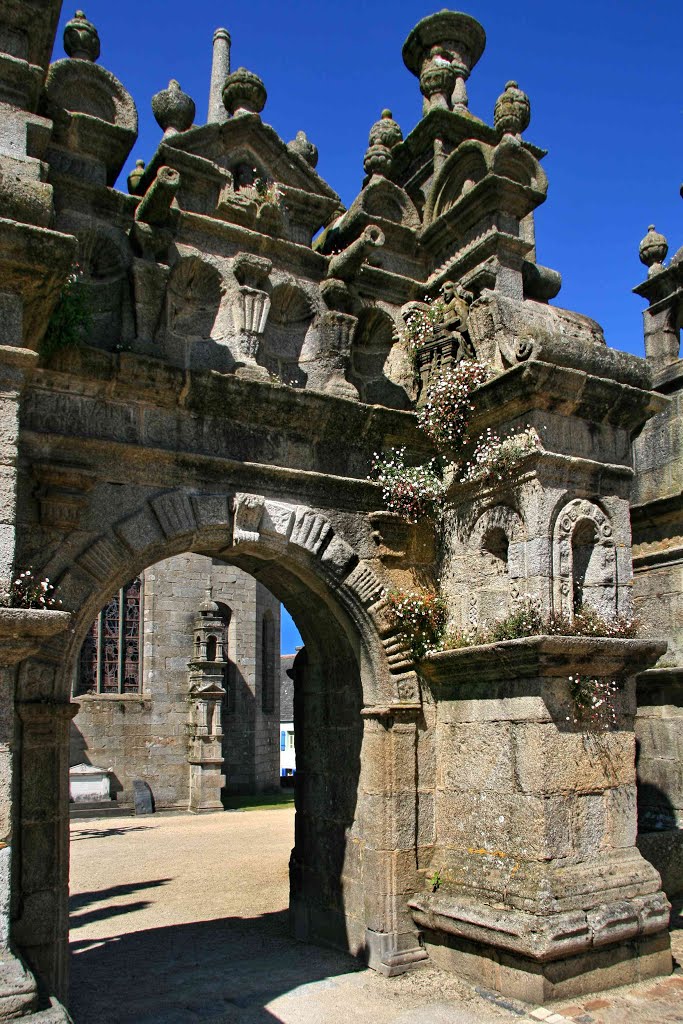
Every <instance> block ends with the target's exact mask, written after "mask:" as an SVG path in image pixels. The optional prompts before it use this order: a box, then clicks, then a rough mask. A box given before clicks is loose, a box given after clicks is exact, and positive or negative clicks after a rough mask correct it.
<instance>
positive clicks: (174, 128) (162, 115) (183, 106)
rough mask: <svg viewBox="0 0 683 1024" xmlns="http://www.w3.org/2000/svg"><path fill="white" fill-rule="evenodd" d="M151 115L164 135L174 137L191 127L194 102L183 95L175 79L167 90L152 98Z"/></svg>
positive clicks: (185, 94)
mask: <svg viewBox="0 0 683 1024" xmlns="http://www.w3.org/2000/svg"><path fill="white" fill-rule="evenodd" d="M152 113H153V114H154V117H155V119H156V122H157V124H158V125H159V127H160V128H162V129H163V132H164V135H176V134H177V133H178V132H186V131H187V129H188V128H191V127H192V123H193V121H194V115H195V105H194V100H193V99H192V98H191V97H190V96H188V95H187V93H184V92H183V91H182V89H181V88H180V85H179V84H178V82H176V80H175V78H172V79H171V81H170V82H169V83H168V89H162V90H161V92H158V93H156V94H155V95H154V96H152Z"/></svg>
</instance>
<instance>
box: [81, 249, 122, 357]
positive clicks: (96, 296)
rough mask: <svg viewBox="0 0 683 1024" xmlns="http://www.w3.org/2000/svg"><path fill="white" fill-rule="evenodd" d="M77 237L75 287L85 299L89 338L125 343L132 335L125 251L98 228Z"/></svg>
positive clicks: (108, 345) (112, 345)
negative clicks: (77, 271) (79, 289)
mask: <svg viewBox="0 0 683 1024" xmlns="http://www.w3.org/2000/svg"><path fill="white" fill-rule="evenodd" d="M78 240H79V253H78V265H79V269H80V272H81V274H80V278H79V281H78V287H79V288H83V289H84V291H85V294H86V299H87V308H88V315H89V319H90V331H89V338H88V342H89V344H92V345H96V346H98V347H99V348H105V349H116V348H120V347H125V346H126V345H127V343H128V342H130V340H131V339H132V337H133V335H134V326H133V309H132V300H131V288H130V280H129V256H128V253H127V252H126V251H125V250H124V249H123V248H121V247H120V246H119V245H118V244H117V243H116V241H114V239H113V238H110V237H108V236H107V235H106V234H103V233H100V232H98V231H86V232H83V233H82V234H81V235H79V236H78Z"/></svg>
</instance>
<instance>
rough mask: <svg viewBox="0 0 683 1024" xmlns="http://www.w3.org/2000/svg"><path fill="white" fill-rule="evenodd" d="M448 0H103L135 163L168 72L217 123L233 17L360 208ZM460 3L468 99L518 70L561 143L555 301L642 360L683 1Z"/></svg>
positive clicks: (484, 113) (478, 102)
mask: <svg viewBox="0 0 683 1024" xmlns="http://www.w3.org/2000/svg"><path fill="white" fill-rule="evenodd" d="M74 9H75V6H73V7H72V6H69V7H65V8H64V12H63V16H62V22H61V25H60V32H59V35H58V40H57V44H56V47H55V53H54V59H56V58H58V57H61V56H63V50H62V46H61V28H62V27H63V25H64V23H65V22H66V20H68V18H69V17H70V16H72V14H73V10H74ZM438 9H439V4H438V3H434V4H432V3H417V2H412V3H407V2H404V0H392V2H391V3H388V2H386V0H365V2H358V0H347V2H345V3H343V4H340V3H337V4H320V3H311V2H305V0H290V2H289V3H287V4H283V3H275V2H274V0H249V2H248V3H245V4H227V3H226V4H223V3H215V2H210V0H194V3H192V4H191V5H188V4H187V3H180V2H179V0H146V2H144V3H139V4H136V5H133V6H132V7H128V8H126V9H125V10H124V9H123V8H122V7H121V6H120V5H116V4H110V3H105V2H104V0H97V2H93V0H90V2H89V3H88V4H87V6H86V7H85V13H86V15H87V16H88V17H89V18H90V20H91V21H93V22H94V23H95V24H96V25H97V28H98V30H99V33H100V39H101V44H102V55H101V57H100V61H99V62H100V64H102V65H103V66H104V67H106V68H108V69H109V70H110V71H112V72H113V73H114V74H115V75H116V76H117V77H118V78H119V79H120V80H121V81H122V82H123V84H124V86H125V87H126V88H127V89H128V90H129V91H130V92H131V93H132V94H133V97H134V99H135V101H136V104H137V107H138V111H139V115H140V137H139V139H138V142H137V144H136V146H135V147H134V149H133V151H132V153H131V157H130V161H129V164H128V166H127V168H126V172H125V173H127V171H128V170H130V169H131V167H132V166H133V165H134V162H135V159H136V158H138V157H140V158H142V159H144V160H146V161H147V160H149V158H150V157H151V156H152V154H153V152H154V149H155V147H156V145H157V143H158V142H159V139H160V137H161V131H160V129H159V128H158V126H157V124H156V122H155V121H154V119H153V117H152V112H151V108H150V99H151V97H152V95H153V93H155V92H157V91H158V90H159V89H162V88H164V87H165V86H166V85H167V84H168V80H169V79H170V78H176V79H178V81H179V82H180V84H181V86H182V88H183V89H184V91H185V92H187V93H189V94H190V95H191V96H192V97H193V99H194V100H195V102H196V104H197V118H196V120H197V123H198V124H201V123H203V121H204V120H205V119H206V106H207V96H208V87H209V77H210V67H211V38H212V35H213V31H214V29H215V28H217V27H218V26H219V25H224V26H225V27H226V28H227V29H228V30H229V31H230V34H231V36H232V66H233V68H236V67H238V66H241V65H243V66H245V67H248V68H249V69H250V70H252V71H255V72H256V73H257V74H259V75H260V76H261V78H262V79H263V80H264V82H265V85H266V88H267V90H268V102H267V104H266V107H265V110H264V112H263V118H264V120H265V121H267V122H268V123H269V124H272V125H273V127H274V128H275V129H276V130H277V131H278V132H279V134H280V135H281V136H282V137H283V138H284V139H285V141H287V140H289V139H291V138H293V137H294V135H295V134H296V132H297V130H298V129H300V128H303V129H304V130H305V131H306V133H307V134H308V136H309V138H310V139H311V140H312V141H313V142H315V143H316V145H317V146H318V148H319V150H320V162H319V164H318V172H319V173H320V174H321V175H322V176H323V177H324V178H326V180H327V181H329V183H330V184H331V185H332V187H333V188H334V189H336V191H337V192H338V193H339V194H340V195H341V197H342V200H343V202H344V203H345V204H346V205H347V206H348V205H349V204H350V203H351V202H352V200H353V198H354V197H355V195H356V194H357V191H358V189H359V188H360V185H361V181H362V177H363V154H364V151H365V147H366V145H367V135H368V130H369V128H370V126H371V124H372V123H373V121H375V120H376V119H377V118H378V117H379V114H380V112H381V110H382V108H383V107H386V106H388V107H390V108H391V110H392V111H393V113H394V117H395V118H396V120H397V121H398V122H399V124H400V125H401V127H402V129H403V132H404V134H407V133H408V132H409V131H410V130H411V129H412V128H413V127H414V125H415V124H416V122H417V120H418V119H419V117H420V109H421V96H420V92H419V86H418V83H417V80H416V79H415V78H414V77H413V76H412V75H411V74H410V73H409V72H408V71H407V70H406V68H405V67H404V65H403V61H402V59H401V47H402V45H403V41H404V40H405V38H406V36H407V34H408V32H409V31H410V29H411V28H412V27H413V25H414V24H415V23H416V22H417V21H419V19H420V18H422V17H424V16H425V15H427V14H431V13H433V12H434V11H435V10H438ZM462 9H464V10H465V11H466V12H467V13H468V14H471V15H473V16H474V17H475V18H477V19H478V20H479V21H480V22H481V23H482V25H483V26H484V29H485V30H486V34H487V46H486V50H485V51H484V55H483V57H482V59H481V60H480V62H479V64H478V65H477V66H476V67H475V69H474V71H473V73H472V76H471V78H470V80H469V83H468V91H469V95H470V109H471V110H472V112H473V113H474V114H476V115H477V116H479V117H482V118H483V119H484V120H487V121H489V122H491V121H492V117H493V105H494V103H495V100H496V97H497V96H498V95H499V93H500V92H501V91H502V89H503V87H504V85H505V82H506V81H507V80H508V79H510V78H513V79H516V80H517V81H518V82H519V84H520V86H521V87H522V88H523V89H524V90H525V91H526V92H527V93H528V95H529V97H530V99H531V110H532V113H531V125H530V127H529V129H528V130H527V132H526V133H525V137H526V138H527V139H529V140H530V141H532V142H534V143H536V144H537V145H539V146H542V147H544V148H545V149H548V150H549V155H548V157H547V158H546V160H545V161H544V167H545V170H546V173H547V174H548V177H549V180H550V189H549V194H548V200H547V202H546V203H545V205H544V206H543V207H541V208H540V210H539V211H538V213H537V216H536V233H537V244H538V259H539V262H541V263H543V264H545V265H547V266H550V267H553V268H554V269H556V270H559V271H560V272H561V273H562V275H563V281H564V283H563V287H562V291H561V292H560V294H559V295H558V297H557V299H556V300H555V302H556V304H557V305H562V306H566V307H567V308H569V309H576V310H579V311H580V312H582V313H585V314H587V315H588V316H592V317H594V318H595V319H596V320H598V321H599V322H600V323H601V324H602V325H603V326H604V328H605V334H606V338H607V342H608V344H610V345H613V346H614V347H616V348H621V349H625V350H627V351H630V352H634V353H636V354H638V355H642V354H643V343H642V325H641V316H640V313H641V310H642V308H643V302H642V300H641V299H640V298H639V297H638V296H635V295H632V294H631V288H632V287H633V286H634V285H635V284H638V283H639V282H640V281H641V280H642V279H643V278H644V276H645V268H644V267H642V266H641V264H640V262H639V260H638V243H639V241H640V239H641V238H642V237H643V235H644V234H645V232H646V230H647V226H648V224H651V223H654V224H655V225H656V226H657V228H658V230H660V231H662V232H663V233H664V234H665V235H666V236H667V238H668V239H669V244H670V255H671V254H673V252H675V250H676V249H677V248H678V247H679V246H681V245H683V216H682V214H683V200H681V198H680V196H679V186H680V184H681V180H682V179H683V131H682V127H683V61H681V56H680V40H681V38H682V36H683V3H681V0H593V2H587V0H575V2H574V3H572V4H566V3H563V4H559V3H552V2H548V0H545V2H528V0H517V2H516V3H510V2H509V0H486V2H480V0H472V2H467V3H463V5H462ZM120 187H122V188H125V174H124V175H123V176H122V179H121V182H120ZM293 639H294V642H297V643H298V642H299V641H298V640H297V639H296V638H293ZM290 649H293V644H290Z"/></svg>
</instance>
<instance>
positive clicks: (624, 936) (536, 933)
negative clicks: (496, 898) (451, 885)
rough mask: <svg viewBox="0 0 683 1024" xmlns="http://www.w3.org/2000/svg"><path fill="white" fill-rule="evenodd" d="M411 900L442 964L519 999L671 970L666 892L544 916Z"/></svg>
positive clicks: (438, 899) (442, 899)
mask: <svg viewBox="0 0 683 1024" xmlns="http://www.w3.org/2000/svg"><path fill="white" fill-rule="evenodd" d="M409 905H410V907H411V910H412V913H413V920H414V921H415V923H416V924H417V925H418V926H419V927H420V928H421V929H422V930H423V933H424V939H425V945H426V948H427V950H428V952H429V954H430V956H431V958H432V959H433V960H434V962H435V963H436V964H437V965H439V966H441V967H443V968H445V969H446V970H450V971H453V972H455V973H457V974H459V975H461V976H462V977H464V978H466V979H468V980H470V981H474V982H476V983H477V984H479V985H485V986H486V987H488V988H492V989H494V990H496V991H498V992H501V993H503V995H506V996H511V997H513V998H515V999H524V1000H526V1001H528V1002H539V1003H542V1002H544V1001H546V1000H551V999H564V998H568V997H572V996H578V995H583V994H585V993H587V992H594V991H596V990H599V989H606V988H615V987H617V986H619V985H627V984H633V983H634V982H637V981H642V980H643V979H645V978H651V977H655V976H657V975H663V974H670V973H671V970H672V959H671V945H670V940H669V932H668V928H667V926H668V920H669V910H670V906H669V903H668V901H667V900H666V899H665V898H664V895H663V893H661V892H657V893H653V894H651V895H649V896H641V897H634V898H627V899H619V900H613V901H611V902H609V903H602V904H598V905H594V906H593V907H592V909H590V910H585V911H580V910H571V911H565V912H562V913H550V914H545V915H542V914H533V913H526V912H524V911H519V910H514V909H513V908H511V907H506V906H504V905H503V904H501V903H497V904H494V905H491V904H486V903H484V902H482V901H481V900H479V899H476V898H474V897H472V896H462V895H458V894H449V893H448V892H443V893H442V892H438V893H436V894H423V895H420V896H416V897H413V898H412V899H411V900H410V901H409Z"/></svg>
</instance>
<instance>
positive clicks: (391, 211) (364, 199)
mask: <svg viewBox="0 0 683 1024" xmlns="http://www.w3.org/2000/svg"><path fill="white" fill-rule="evenodd" d="M357 203H358V205H359V206H360V207H361V209H363V210H364V211H365V212H366V213H367V214H368V216H370V217H376V218H378V219H379V220H388V221H391V222H392V223H394V224H402V225H403V226H404V227H407V228H411V229H412V230H415V231H416V230H417V229H418V228H419V227H420V215H419V213H418V212H417V209H416V207H415V205H414V203H413V202H412V200H411V199H410V198H409V196H408V195H407V193H406V192H404V191H403V189H402V188H399V187H398V185H396V184H394V182H393V181H387V179H386V178H377V177H376V178H372V179H371V181H370V182H369V183H368V184H367V185H366V186H365V188H364V189H363V191H362V192H361V194H360V196H359V198H358V200H357ZM355 205H356V203H354V206H355Z"/></svg>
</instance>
